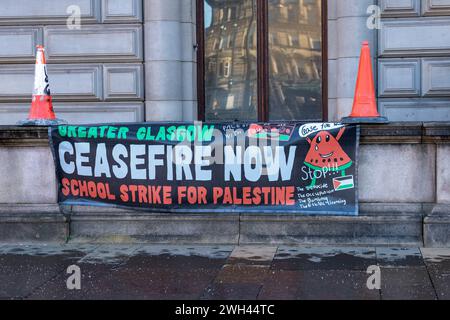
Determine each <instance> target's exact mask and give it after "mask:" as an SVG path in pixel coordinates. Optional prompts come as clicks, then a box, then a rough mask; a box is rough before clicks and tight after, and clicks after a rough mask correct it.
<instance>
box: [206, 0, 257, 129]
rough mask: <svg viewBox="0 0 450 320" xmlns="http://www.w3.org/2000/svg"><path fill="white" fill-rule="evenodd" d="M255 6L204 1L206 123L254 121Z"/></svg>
mask: <svg viewBox="0 0 450 320" xmlns="http://www.w3.org/2000/svg"><path fill="white" fill-rule="evenodd" d="M256 13H257V12H256V3H255V1H254V0H206V1H205V103H206V108H205V109H206V119H207V120H244V119H245V120H256V119H257V111H256V110H257V108H256V103H257V53H256V41H257V39H256Z"/></svg>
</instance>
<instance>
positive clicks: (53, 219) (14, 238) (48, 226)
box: [0, 204, 69, 244]
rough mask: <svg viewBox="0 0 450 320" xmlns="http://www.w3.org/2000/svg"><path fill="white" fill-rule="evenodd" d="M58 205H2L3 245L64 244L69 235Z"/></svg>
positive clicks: (0, 232)
mask: <svg viewBox="0 0 450 320" xmlns="http://www.w3.org/2000/svg"><path fill="white" fill-rule="evenodd" d="M68 227H69V225H68V221H67V219H66V217H65V216H64V215H63V214H61V212H60V209H59V206H58V205H46V204H44V205H1V206H0V242H1V243H14V244H17V243H30V242H45V243H54V242H56V243H63V242H66V241H67V237H68V235H69V228H68Z"/></svg>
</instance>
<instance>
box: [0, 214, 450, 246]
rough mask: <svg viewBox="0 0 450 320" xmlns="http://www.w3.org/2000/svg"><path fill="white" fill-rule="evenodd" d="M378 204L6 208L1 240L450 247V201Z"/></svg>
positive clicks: (1, 220) (0, 220)
mask: <svg viewBox="0 0 450 320" xmlns="http://www.w3.org/2000/svg"><path fill="white" fill-rule="evenodd" d="M436 208H437V206H435V209H433V210H430V211H429V214H428V215H425V214H424V213H423V212H426V211H424V207H423V206H422V205H411V206H409V207H405V206H400V207H399V206H395V205H391V206H386V205H378V206H370V205H363V206H362V209H364V210H368V209H372V210H371V211H372V212H362V213H361V214H360V215H359V216H357V217H345V216H302V215H288V214H283V215H274V214H246V213H241V214H238V213H235V214H217V213H211V214H180V213H177V214H154V213H145V212H142V211H130V210H120V209H114V208H104V207H75V206H74V207H64V208H62V210H60V208H59V207H58V206H57V205H41V206H35V205H34V206H25V205H20V206H18V205H11V206H5V205H3V206H0V242H3V243H5V242H12V243H17V242H19V243H21V242H33V241H40V242H65V241H66V240H68V241H70V242H78V243H80V242H82V243H87V242H89V243H160V244H167V243H171V244H241V245H244V244H301V245H309V244H311V245H364V246H370V245H378V246H379V245H383V246H423V245H424V242H425V245H426V246H434V247H436V246H440V247H447V246H450V236H449V235H450V211H449V212H448V211H446V210H447V209H448V206H444V208H440V209H439V210H438V209H436Z"/></svg>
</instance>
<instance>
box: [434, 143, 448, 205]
mask: <svg viewBox="0 0 450 320" xmlns="http://www.w3.org/2000/svg"><path fill="white" fill-rule="evenodd" d="M449 159H450V145H447V144H443V145H438V146H437V159H436V160H437V164H436V166H437V168H436V179H437V181H436V194H437V202H438V203H448V204H450V160H449Z"/></svg>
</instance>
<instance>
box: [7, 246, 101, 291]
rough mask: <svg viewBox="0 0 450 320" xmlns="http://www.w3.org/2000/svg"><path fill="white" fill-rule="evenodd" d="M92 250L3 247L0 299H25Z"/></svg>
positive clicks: (90, 247)
mask: <svg viewBox="0 0 450 320" xmlns="http://www.w3.org/2000/svg"><path fill="white" fill-rule="evenodd" d="M93 249H94V247H92V246H84V247H71V246H64V245H49V246H42V245H39V246H38V245H24V246H2V247H1V248H0V297H9V298H24V297H27V296H28V295H30V294H32V293H33V291H34V290H35V289H37V288H38V287H40V286H42V285H44V284H45V283H47V282H49V281H51V280H52V279H54V278H55V277H57V276H58V275H59V274H60V273H62V272H65V270H66V269H67V268H68V267H69V266H70V265H73V264H75V263H77V262H78V261H79V260H80V259H82V258H83V257H84V256H86V255H87V254H88V253H89V252H90V251H92V250H93Z"/></svg>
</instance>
